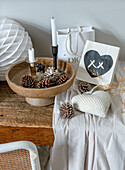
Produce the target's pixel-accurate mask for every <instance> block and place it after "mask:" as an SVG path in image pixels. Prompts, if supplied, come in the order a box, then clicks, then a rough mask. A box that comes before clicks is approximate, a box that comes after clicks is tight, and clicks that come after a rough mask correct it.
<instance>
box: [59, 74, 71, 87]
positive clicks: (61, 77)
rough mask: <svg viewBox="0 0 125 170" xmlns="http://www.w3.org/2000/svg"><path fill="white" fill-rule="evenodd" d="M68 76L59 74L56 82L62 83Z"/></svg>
mask: <svg viewBox="0 0 125 170" xmlns="http://www.w3.org/2000/svg"><path fill="white" fill-rule="evenodd" d="M68 79H69V78H68V76H67V75H66V74H63V75H62V76H60V78H59V79H58V80H57V84H58V85H60V84H63V83H65V82H66V81H67V80H68Z"/></svg>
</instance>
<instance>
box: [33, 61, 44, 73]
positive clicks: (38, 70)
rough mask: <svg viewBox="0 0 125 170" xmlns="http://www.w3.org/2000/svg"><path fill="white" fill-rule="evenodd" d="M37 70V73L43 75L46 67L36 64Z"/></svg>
mask: <svg viewBox="0 0 125 170" xmlns="http://www.w3.org/2000/svg"><path fill="white" fill-rule="evenodd" d="M35 66H36V68H37V72H41V71H43V73H44V72H45V66H44V65H43V64H41V63H37V64H35Z"/></svg>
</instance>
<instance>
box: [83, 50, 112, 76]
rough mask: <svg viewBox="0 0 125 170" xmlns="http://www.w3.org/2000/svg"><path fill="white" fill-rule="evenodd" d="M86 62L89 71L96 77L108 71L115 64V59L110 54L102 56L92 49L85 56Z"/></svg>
mask: <svg viewBox="0 0 125 170" xmlns="http://www.w3.org/2000/svg"><path fill="white" fill-rule="evenodd" d="M84 63H85V67H86V70H87V72H88V73H89V75H90V76H91V77H92V78H94V77H98V76H101V75H103V74H105V73H106V72H108V71H109V70H110V69H111V67H112V65H113V59H112V57H111V56H110V55H102V56H100V55H99V53H98V52H97V51H95V50H90V51H88V52H86V54H85V56H84Z"/></svg>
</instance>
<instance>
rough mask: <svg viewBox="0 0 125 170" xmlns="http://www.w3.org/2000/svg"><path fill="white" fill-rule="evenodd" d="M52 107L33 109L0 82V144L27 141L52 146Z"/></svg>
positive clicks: (22, 98)
mask: <svg viewBox="0 0 125 170" xmlns="http://www.w3.org/2000/svg"><path fill="white" fill-rule="evenodd" d="M52 113H53V105H50V106H47V107H34V106H31V105H29V104H28V103H26V101H25V98H24V97H22V96H19V95H18V94H16V93H14V92H13V91H12V90H11V89H10V88H9V86H8V85H7V83H6V82H0V143H6V142H13V141H20V140H28V141H31V142H33V143H35V144H36V145H53V140H54V135H53V130H52Z"/></svg>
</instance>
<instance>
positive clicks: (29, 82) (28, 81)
mask: <svg viewBox="0 0 125 170" xmlns="http://www.w3.org/2000/svg"><path fill="white" fill-rule="evenodd" d="M20 83H21V85H22V86H23V87H27V88H34V87H35V80H34V78H33V77H32V76H29V75H23V76H22V77H21V78H20Z"/></svg>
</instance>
